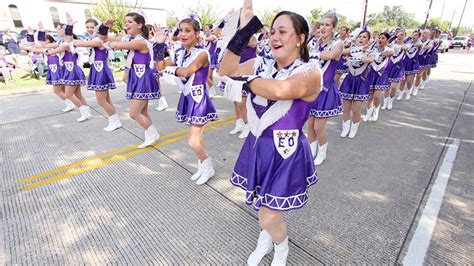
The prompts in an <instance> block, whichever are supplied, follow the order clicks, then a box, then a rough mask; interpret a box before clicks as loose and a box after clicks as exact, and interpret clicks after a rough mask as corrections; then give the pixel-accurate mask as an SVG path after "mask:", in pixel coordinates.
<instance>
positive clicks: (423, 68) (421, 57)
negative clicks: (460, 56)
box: [412, 29, 433, 96]
mask: <svg viewBox="0 0 474 266" xmlns="http://www.w3.org/2000/svg"><path fill="white" fill-rule="evenodd" d="M421 44H422V46H421V48H420V51H419V53H418V61H419V64H420V71H419V72H418V74H416V80H415V87H414V88H413V91H412V95H413V96H416V95H417V94H418V89H424V88H425V86H426V82H427V80H426V78H427V75H428V69H429V68H430V65H431V54H430V53H429V51H430V50H431V48H433V40H432V39H431V31H430V30H428V29H424V30H423V31H422V33H421Z"/></svg>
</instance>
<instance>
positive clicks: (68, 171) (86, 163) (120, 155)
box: [19, 116, 235, 190]
mask: <svg viewBox="0 0 474 266" xmlns="http://www.w3.org/2000/svg"><path fill="white" fill-rule="evenodd" d="M234 119H235V116H227V117H223V118H221V119H219V120H218V121H214V122H210V123H208V124H207V125H206V126H205V127H204V132H207V131H210V130H213V129H217V128H220V127H223V126H226V125H229V124H232V123H234ZM187 132H188V130H187V128H186V129H184V130H179V131H177V132H173V133H171V134H168V135H165V136H163V137H161V138H160V140H159V142H158V143H157V144H155V145H153V146H152V147H147V148H143V149H136V148H137V145H132V146H128V147H125V148H121V149H118V150H115V151H111V152H108V153H104V154H101V155H99V156H95V157H92V158H89V159H86V160H83V161H79V162H76V163H73V164H69V165H65V166H61V167H59V168H56V169H53V170H50V171H46V172H43V173H39V174H37V175H34V176H31V177H28V178H24V179H21V180H20V181H19V183H20V184H24V183H28V182H31V181H33V180H36V179H41V178H43V177H47V176H51V175H54V174H56V173H60V172H65V173H63V174H59V175H56V176H53V177H50V178H47V179H44V180H41V181H39V182H36V183H34V184H31V185H28V186H25V187H24V188H23V189H24V190H28V189H32V188H35V187H39V186H42V185H45V184H49V183H52V182H56V181H58V180H61V179H64V178H66V177H69V176H72V175H76V174H80V173H83V172H86V171H89V170H92V169H95V168H97V167H100V166H103V165H107V164H109V163H112V162H115V161H119V160H123V159H125V158H128V157H130V156H134V155H137V154H140V153H142V152H145V151H148V150H151V149H153V147H154V148H159V147H162V146H165V145H168V144H171V143H174V142H177V141H180V140H182V139H185V138H187V137H188V135H187ZM173 136H176V137H174V138H172V137H173ZM130 150H132V151H131V152H127V151H130ZM124 152H126V153H124ZM108 157H112V158H109V159H107V160H103V159H105V158H108ZM50 180H51V181H50Z"/></svg>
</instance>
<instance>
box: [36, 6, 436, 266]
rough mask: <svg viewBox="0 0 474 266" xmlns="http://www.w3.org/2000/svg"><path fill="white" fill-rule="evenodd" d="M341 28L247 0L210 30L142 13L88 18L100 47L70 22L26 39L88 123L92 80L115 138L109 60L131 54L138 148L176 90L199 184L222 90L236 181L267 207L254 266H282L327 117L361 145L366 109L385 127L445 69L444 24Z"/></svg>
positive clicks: (322, 146) (130, 92) (205, 173)
mask: <svg viewBox="0 0 474 266" xmlns="http://www.w3.org/2000/svg"><path fill="white" fill-rule="evenodd" d="M337 23H338V18H337V16H336V14H333V13H328V14H326V15H324V16H323V18H322V19H321V21H320V23H318V25H317V26H315V25H313V27H312V28H311V30H310V27H309V25H308V23H307V22H306V20H305V19H304V18H303V17H302V16H301V15H299V14H296V13H293V12H288V11H282V12H280V13H278V14H277V15H276V17H275V18H274V20H273V22H272V25H270V27H269V28H268V27H264V25H262V23H261V22H260V20H259V19H258V18H257V17H256V16H254V15H253V9H252V1H251V0H244V4H243V7H242V8H241V9H240V10H239V11H236V12H231V13H229V14H228V15H227V16H226V17H225V18H223V19H222V20H221V21H219V23H217V24H216V25H211V24H209V25H204V27H202V25H201V23H200V21H199V18H198V17H196V16H191V17H189V18H185V19H183V20H181V21H180V22H179V24H178V27H177V28H176V29H175V30H173V31H168V30H165V29H161V28H160V27H159V26H157V25H150V24H146V21H145V18H144V17H143V16H142V15H140V14H138V13H133V12H132V13H129V14H127V16H126V19H125V28H126V32H127V34H125V35H116V36H113V35H111V34H109V29H110V28H111V27H113V26H114V24H115V22H114V21H113V20H108V21H105V22H103V24H101V25H100V26H99V25H98V23H97V22H96V21H95V20H88V21H86V29H87V30H88V33H89V34H90V40H77V39H75V35H74V34H73V24H74V22H73V19H72V18H71V17H70V16H69V15H67V25H60V26H58V28H57V33H58V35H59V36H60V37H62V40H61V41H58V42H56V41H55V40H54V39H53V38H52V37H51V36H49V35H46V34H45V32H44V29H43V27H42V25H41V23H40V24H39V26H38V32H37V33H36V34H35V35H34V34H33V30H32V29H30V30H29V35H28V41H29V42H30V43H31V45H32V50H33V51H34V52H37V53H44V54H45V55H46V56H47V58H48V68H49V71H48V73H47V78H46V83H47V84H51V85H52V86H53V89H54V92H55V94H56V95H58V96H59V97H60V98H61V99H62V100H63V101H64V103H65V108H64V109H63V111H64V112H68V111H71V110H73V109H75V107H76V108H78V109H79V111H80V117H79V118H78V119H77V121H78V122H83V121H86V120H88V119H89V118H91V111H90V107H89V106H88V104H87V102H86V100H85V98H84V97H83V96H82V93H81V86H83V85H87V89H88V90H93V91H95V94H96V99H97V102H98V104H99V105H100V106H101V107H102V108H103V109H104V110H105V112H106V113H107V115H108V125H107V126H106V127H105V128H104V130H105V131H109V132H110V131H114V130H116V129H118V128H120V127H121V122H120V119H119V116H118V115H117V111H116V109H115V107H114V104H113V102H112V99H111V97H110V93H109V90H113V89H115V88H116V84H115V80H114V77H113V75H112V71H111V69H110V68H109V64H108V62H109V58H110V57H111V56H112V55H113V52H112V51H113V50H122V51H123V52H124V54H125V58H126V59H125V66H126V70H125V76H124V81H125V82H126V83H127V91H126V98H127V99H129V100H130V110H129V116H130V118H132V119H133V120H135V121H136V122H137V123H138V124H139V125H140V126H141V127H142V128H143V129H144V132H145V140H144V142H143V143H142V144H140V145H139V146H138V148H144V147H147V146H151V145H154V144H155V143H156V142H157V141H158V140H159V137H160V135H159V133H158V130H157V128H156V127H155V125H153V122H152V119H151V117H150V114H149V112H148V104H149V101H150V100H155V99H158V101H159V105H158V107H157V108H156V110H158V111H161V110H164V109H166V108H167V107H168V103H167V101H166V99H165V98H164V94H163V85H164V84H175V85H178V86H179V90H180V92H181V94H180V98H179V102H178V106H177V111H176V120H177V121H178V122H180V123H185V124H186V125H187V127H188V131H189V134H188V146H189V147H190V148H191V149H192V151H193V152H194V153H195V154H196V156H197V157H198V168H197V171H196V173H194V174H193V175H192V176H191V180H194V181H196V184H198V185H202V184H205V183H206V182H207V181H208V180H209V179H210V178H211V177H213V176H214V175H215V170H214V167H213V163H212V158H211V157H210V156H209V155H208V151H207V149H206V146H205V143H204V139H203V126H204V125H205V124H207V123H208V122H211V121H215V120H218V119H219V118H218V114H217V111H216V109H215V107H214V105H213V102H212V97H213V96H214V95H215V94H216V88H218V89H217V90H220V91H222V93H223V94H224V96H225V97H227V98H228V99H230V100H232V101H233V103H234V108H235V114H236V117H237V120H236V124H235V128H234V129H232V131H230V132H229V133H230V134H232V135H235V134H239V138H242V139H246V140H245V142H244V144H243V147H242V149H241V152H240V154H239V156H238V159H237V162H236V165H235V167H234V170H233V172H232V175H231V180H230V181H231V183H232V184H234V185H235V186H238V187H241V188H242V189H244V190H245V192H246V202H247V203H248V204H253V205H254V207H255V209H256V210H258V211H259V225H260V227H261V231H260V235H259V237H258V241H257V246H256V248H255V250H254V251H253V252H252V253H251V254H250V256H249V258H248V260H247V262H248V264H249V265H257V264H258V263H259V262H260V261H261V259H262V258H263V257H264V256H265V255H266V254H268V253H270V252H272V251H275V252H274V256H273V261H272V265H284V264H285V263H286V259H287V256H288V252H289V247H288V230H287V224H286V223H285V222H284V221H283V213H284V211H289V210H294V209H299V208H301V207H303V206H304V205H305V204H306V202H307V200H308V198H307V191H308V188H309V187H310V186H311V185H314V184H316V183H317V181H318V176H317V173H316V168H315V165H320V164H322V163H323V162H324V160H325V159H326V156H327V155H326V154H327V148H328V137H327V133H326V129H325V128H326V123H327V121H328V119H329V118H331V117H335V116H337V115H339V114H341V113H342V120H343V121H342V132H341V137H344V138H345V137H348V138H354V137H355V136H356V134H357V130H358V127H359V125H360V122H361V119H362V115H361V110H362V105H363V103H364V102H367V113H366V115H365V117H364V118H363V119H362V120H364V121H373V122H375V121H377V120H378V118H379V116H380V109H386V110H391V109H392V108H393V104H394V99H395V97H397V96H396V94H397V91H398V97H397V99H398V100H402V99H405V100H408V99H410V97H411V96H412V95H413V96H416V95H417V94H418V90H420V89H423V88H424V87H425V86H426V83H427V82H428V79H429V75H430V69H431V68H433V67H436V63H437V53H436V50H437V48H438V46H439V45H440V41H439V39H438V37H439V34H440V32H439V31H438V30H436V29H434V30H429V29H423V30H416V31H415V32H413V34H412V35H411V36H410V37H407V36H406V35H407V33H406V32H405V31H404V30H403V29H401V28H399V27H397V28H395V29H394V30H393V31H392V32H382V33H380V34H377V33H376V32H372V34H371V33H370V32H369V31H367V30H365V29H357V30H356V31H357V32H355V33H356V34H353V35H352V36H353V38H351V31H350V29H348V28H347V27H342V28H341V29H340V30H339V33H338V34H336V27H337ZM201 29H203V33H202V34H201ZM77 47H87V48H88V49H90V66H91V68H90V73H89V77H88V78H87V80H86V77H85V75H84V73H83V71H82V69H81V68H80V67H79V66H78V65H77V59H78V55H77V53H76V49H77ZM214 70H217V72H218V73H217V74H219V76H220V77H221V78H220V80H221V82H220V83H219V84H217V82H215V80H214V78H213V77H214ZM342 77H344V78H343V79H342ZM307 121H308V131H307V136H306V135H305V133H303V127H304V125H305V124H306V122H307Z"/></svg>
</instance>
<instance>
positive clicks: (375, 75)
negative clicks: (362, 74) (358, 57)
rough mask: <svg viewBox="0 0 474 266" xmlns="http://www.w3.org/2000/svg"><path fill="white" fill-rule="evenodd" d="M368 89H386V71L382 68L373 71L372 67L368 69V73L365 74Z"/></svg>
mask: <svg viewBox="0 0 474 266" xmlns="http://www.w3.org/2000/svg"><path fill="white" fill-rule="evenodd" d="M367 81H368V83H369V88H370V90H387V89H388V87H389V85H388V71H387V70H386V69H382V70H381V71H380V72H377V71H375V70H374V69H373V68H371V69H370V72H369V75H368V76H367Z"/></svg>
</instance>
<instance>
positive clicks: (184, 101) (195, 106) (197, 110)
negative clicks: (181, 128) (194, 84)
mask: <svg viewBox="0 0 474 266" xmlns="http://www.w3.org/2000/svg"><path fill="white" fill-rule="evenodd" d="M176 120H177V121H178V122H179V123H185V124H186V125H197V126H203V125H205V124H207V123H208V122H211V121H215V120H219V117H218V116H217V111H216V108H215V107H214V104H213V103H212V101H211V99H210V98H209V93H208V91H207V89H204V95H203V97H202V99H201V101H200V102H199V103H198V102H196V101H194V99H193V97H192V96H191V93H189V94H188V95H186V96H185V95H184V94H182V93H181V96H180V97H179V102H178V107H177V110H176Z"/></svg>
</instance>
